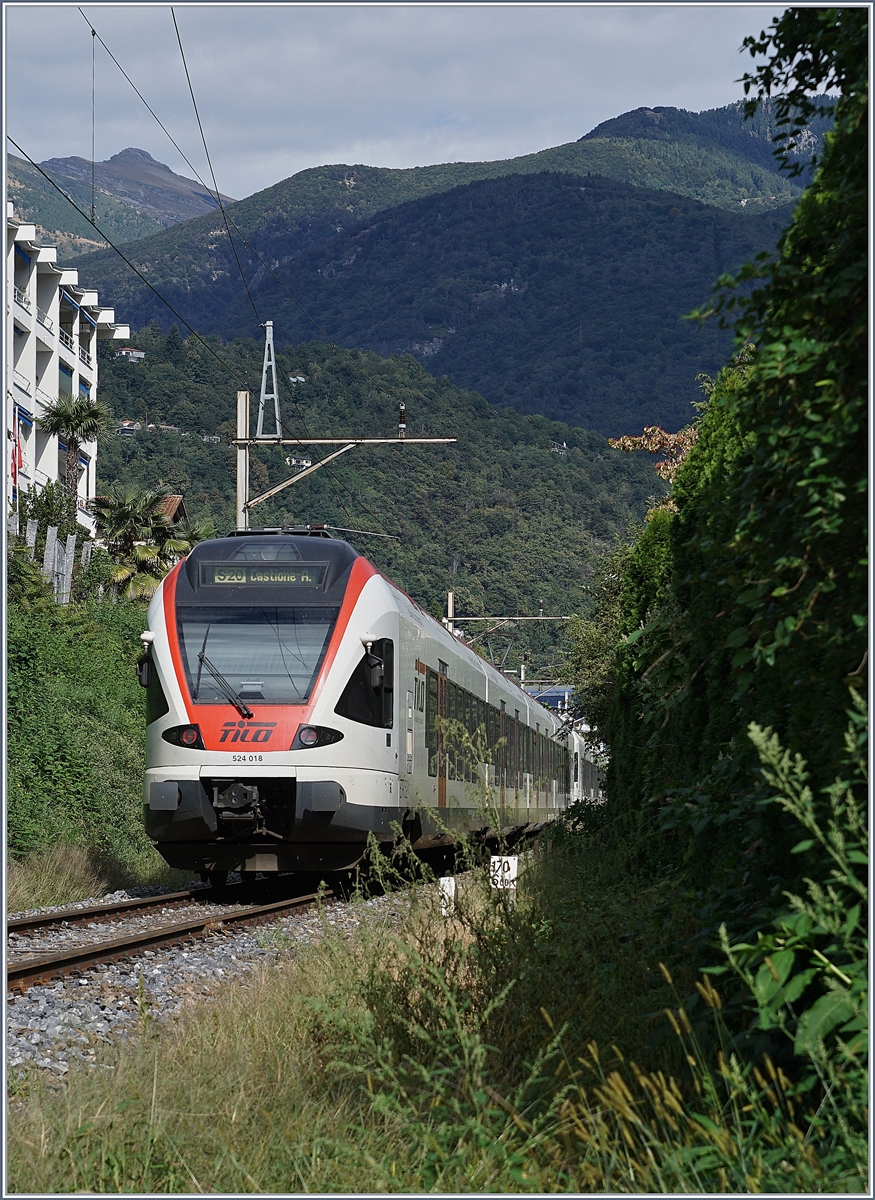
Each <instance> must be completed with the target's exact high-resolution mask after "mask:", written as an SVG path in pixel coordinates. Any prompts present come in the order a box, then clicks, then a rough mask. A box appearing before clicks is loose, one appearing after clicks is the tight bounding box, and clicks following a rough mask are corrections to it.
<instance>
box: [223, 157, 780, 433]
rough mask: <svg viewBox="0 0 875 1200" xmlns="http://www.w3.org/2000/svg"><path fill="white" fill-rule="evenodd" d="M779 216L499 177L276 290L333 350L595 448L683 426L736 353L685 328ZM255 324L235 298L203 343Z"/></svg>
mask: <svg viewBox="0 0 875 1200" xmlns="http://www.w3.org/2000/svg"><path fill="white" fill-rule="evenodd" d="M788 215H789V210H784V211H783V212H782V211H780V210H778V211H775V212H768V213H761V214H758V215H754V216H745V215H743V214H741V213H728V212H726V211H725V210H723V209H718V208H713V207H709V206H706V205H704V204H700V203H698V202H697V201H693V200H684V199H682V198H680V197H678V196H676V195H671V194H669V193H665V192H654V191H649V190H645V189H643V188H634V187H630V186H628V185H625V184H619V183H613V182H610V181H606V180H602V179H598V178H592V177H584V178H580V177H574V176H569V175H565V174H552V175H546V174H545V175H529V176H511V177H509V178H506V179H498V180H485V181H480V182H477V183H472V184H469V185H468V186H466V187H462V188H454V189H453V190H452V191H449V192H445V193H443V194H442V195H439V196H430V197H426V198H425V199H422V200H416V201H412V202H410V203H409V204H405V205H401V206H399V207H398V208H395V209H390V210H389V211H388V212H385V213H381V214H379V215H378V216H377V217H375V218H374V219H373V221H372V222H371V223H370V224H369V225H368V227H367V228H365V229H363V230H361V231H359V232H356V233H343V234H337V235H335V237H334V238H333V239H332V240H331V241H329V242H327V243H325V244H324V246H323V247H321V248H319V249H317V250H313V251H310V252H309V253H307V254H303V255H301V256H299V257H298V258H297V259H295V260H293V261H292V262H291V263H290V264H289V266H288V267H287V268H286V269H285V270H284V271H283V277H284V279H285V280H286V281H287V283H288V286H289V287H290V288H291V290H292V292H293V293H294V295H295V296H297V297H298V298H299V300H300V301H301V303H302V304H303V305H304V306H305V307H306V308H307V310H308V311H309V312H310V313H311V314H312V317H313V318H314V319H315V320H316V321H317V322H318V323H319V325H320V326H321V327H322V329H324V330H325V331H326V332H327V334H328V335H329V336H330V337H332V338H333V339H334V340H335V341H337V342H338V343H339V344H342V345H347V346H356V347H360V348H367V349H371V350H375V351H377V353H379V354H391V353H405V352H409V353H413V354H415V355H416V356H417V357H419V358H421V359H422V361H423V362H424V363H425V364H426V366H427V367H428V369H429V371H431V372H432V373H433V374H435V375H443V374H446V375H447V376H448V377H449V378H450V379H451V380H452V381H453V382H454V383H456V384H458V385H459V386H461V387H468V388H473V389H474V390H476V391H478V392H480V393H481V394H482V395H484V396H485V397H486V399H487V400H489V401H490V402H491V403H492V404H494V405H496V406H497V407H499V408H503V407H505V406H506V405H512V406H513V407H514V408H517V409H519V410H520V411H523V412H539V413H543V414H544V415H546V416H548V417H550V418H551V419H554V420H564V421H568V422H569V423H571V424H574V425H581V426H583V427H584V428H588V429H596V430H598V431H599V432H600V433H602V434H605V435H606V436H616V435H619V434H621V433H630V432H636V431H639V430H640V428H641V427H642V426H643V425H644V424H652V423H654V422H657V423H659V424H662V425H663V426H665V427H666V428H670V429H677V428H679V427H680V426H681V425H684V424H686V423H687V422H688V421H689V420H690V419H691V417H692V415H693V410H692V409H691V407H690V402H691V401H692V400H695V399H697V398H698V396H699V393H698V390H697V385H696V382H695V379H696V375H697V374H698V373H699V372H703V371H704V372H707V373H709V374H713V373H715V372H716V370H717V369H718V368H719V366H720V364H721V362H722V361H724V360H725V358H726V355H727V353H728V351H729V349H730V345H731V335H730V334H729V333H728V332H727V331H724V330H721V329H720V328H719V327H717V325H716V324H714V323H711V322H709V323H706V324H705V326H704V327H700V326H698V325H697V324H695V323H693V322H690V321H685V320H684V319H683V317H684V314H685V313H688V312H689V311H690V310H691V309H693V308H694V307H696V306H697V305H699V304H702V303H704V302H705V301H706V300H707V299H708V297H709V296H710V294H711V289H712V286H713V284H714V281H715V280H716V279H717V277H718V276H719V275H720V274H722V273H723V272H726V271H730V270H734V269H737V268H738V267H740V266H741V265H742V263H744V262H745V261H747V260H748V259H750V258H751V257H752V256H753V255H755V254H756V253H758V252H759V251H761V250H770V249H772V248H773V247H774V246H775V244H776V242H777V240H778V236H779V234H780V231H781V229H782V228H783V226H784V225H785V224H786V221H787V218H788ZM253 295H254V298H255V302H256V305H257V307H258V309H259V312H260V313H261V314H262V317H265V316H270V317H271V318H272V319H273V320H274V321H275V322H276V325H277V328H278V329H280V330H281V331H282V334H283V337H289V338H290V340H293V341H295V340H304V339H306V338H308V337H309V336H312V335H311V333H310V331H311V330H312V324H311V323H310V322H308V320H307V319H306V317H305V316H304V315H303V314H302V313H301V311H300V309H299V308H298V307H297V305H295V304H294V303H293V302H292V301H291V300H290V299H289V298H288V297H287V296H286V295H285V294H284V293H283V292H282V291H281V289H280V288H279V287H278V286H277V284H276V282H275V281H274V280H273V279H272V278H271V277H269V276H268V278H267V279H264V280H263V281H262V282H261V283H260V284H259V285H257V286H256V287H255V288H254V289H253ZM254 326H255V320H254V317H253V314H252V310H251V308H249V306H248V301H246V300H245V299H243V298H241V299H239V300H238V302H237V303H236V304H235V305H233V306H231V307H229V308H228V309H226V310H225V311H224V312H223V313H222V314H221V316H220V317H219V319H218V320H216V321H214V323H213V325H212V327H211V331H212V332H214V333H217V334H219V335H220V336H221V337H226V338H229V337H233V335H234V333H235V332H236V331H238V330H241V329H253V332H255V329H254Z"/></svg>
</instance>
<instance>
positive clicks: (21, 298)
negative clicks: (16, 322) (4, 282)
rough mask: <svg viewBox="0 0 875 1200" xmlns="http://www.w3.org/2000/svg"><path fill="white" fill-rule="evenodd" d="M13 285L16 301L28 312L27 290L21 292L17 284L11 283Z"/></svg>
mask: <svg viewBox="0 0 875 1200" xmlns="http://www.w3.org/2000/svg"><path fill="white" fill-rule="evenodd" d="M13 287H14V288H15V299H16V301H17V302H18V303H19V304H20V305H21V307H22V308H23V309H25V310H26V311H27V312H30V297H29V296H28V294H27V292H23V291H22V290H21V288H20V287H19V286H18V284H13Z"/></svg>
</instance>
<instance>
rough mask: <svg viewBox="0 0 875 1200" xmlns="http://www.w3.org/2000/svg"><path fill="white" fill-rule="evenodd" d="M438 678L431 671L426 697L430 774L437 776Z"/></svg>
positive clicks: (426, 741) (426, 733) (426, 742)
mask: <svg viewBox="0 0 875 1200" xmlns="http://www.w3.org/2000/svg"><path fill="white" fill-rule="evenodd" d="M437 708H438V677H437V675H436V674H435V673H434V671H431V670H430V671H429V673H428V681H427V684H426V697H425V744H426V747H427V749H428V773H429V775H437Z"/></svg>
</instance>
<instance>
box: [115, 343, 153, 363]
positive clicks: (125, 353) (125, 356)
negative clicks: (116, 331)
mask: <svg viewBox="0 0 875 1200" xmlns="http://www.w3.org/2000/svg"><path fill="white" fill-rule="evenodd" d="M145 357H146V351H145V350H135V349H134V347H133V346H122V348H121V350H116V352H115V354H114V355H113V358H116V359H121V360H122V362H142V361H143V359H144V358H145Z"/></svg>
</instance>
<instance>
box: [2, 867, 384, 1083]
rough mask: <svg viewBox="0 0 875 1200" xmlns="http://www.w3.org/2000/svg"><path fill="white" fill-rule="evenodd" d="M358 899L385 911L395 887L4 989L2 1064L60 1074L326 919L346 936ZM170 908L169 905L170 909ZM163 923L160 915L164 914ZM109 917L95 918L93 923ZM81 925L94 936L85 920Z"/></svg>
mask: <svg viewBox="0 0 875 1200" xmlns="http://www.w3.org/2000/svg"><path fill="white" fill-rule="evenodd" d="M160 891H161V889H157V891H154V892H147V891H145V889H141V890H139V892H138V893H137V894H139V895H143V894H156V895H157V894H158V893H159V892H160ZM132 894H133V893H130V892H121V893H115V894H114V895H113V896H111V897H102V898H101V899H100V900H94V901H82V902H81V903H80V904H79V905H76V906H65V907H85V906H86V905H87V904H90V903H104V902H108V901H109V900H112V899H126V898H130V897H131V896H132ZM362 908H363V909H364V910H365V911H374V910H377V911H379V910H380V909H385V910H386V915H387V916H395V915H396V914H397V910H398V909H399V897H398V896H397V895H396V896H394V897H393V896H381V897H378V898H376V899H374V900H368V901H366V902H365V903H364V905H363V906H358V905H355V906H353V905H348V904H345V903H344V902H342V901H330V902H328V903H326V904H325V905H324V906H323V909H322V915H321V916H320V914H319V913H318V912H316V911H315V910H312V909H309V910H305V911H303V912H300V913H293V914H290V915H289V916H286V917H282V918H280V919H279V920H277V921H276V922H275V923H273V924H271V925H262V926H258V927H253V928H251V929H240V930H236V931H224V930H219V931H217V932H216V933H214V934H211V935H210V936H209V937H207V938H202V939H200V940H198V941H197V942H195V943H193V944H192V943H188V944H187V945H186V946H185V948H184V949H183V948H181V947H169V948H167V949H159V950H144V951H142V952H141V953H140V954H139V955H137V956H136V957H135V958H131V959H127V960H126V961H124V962H119V963H105V964H98V965H96V966H94V967H92V968H90V969H89V970H88V971H85V972H83V974H82V975H81V976H78V977H75V976H65V977H64V978H62V979H58V980H53V981H52V982H51V983H49V984H45V985H40V986H34V987H31V988H28V990H27V991H26V992H24V994H23V995H14V994H9V995H7V1030H6V1064H7V1067H9V1068H10V1069H11V1070H12V1071H13V1072H14V1073H15V1074H16V1075H21V1074H23V1072H24V1069H25V1068H26V1067H31V1066H36V1067H39V1068H42V1069H43V1070H45V1071H47V1072H50V1073H51V1074H52V1075H54V1076H56V1077H57V1076H63V1075H65V1074H66V1073H67V1072H68V1071H69V1069H70V1066H71V1064H73V1063H76V1062H94V1061H95V1060H96V1058H97V1052H98V1048H99V1046H100V1043H109V1042H111V1041H112V1040H114V1039H115V1038H119V1037H125V1036H130V1035H131V1034H132V1033H134V1032H136V1030H137V1028H138V1025H140V1024H141V1023H142V1021H143V1020H144V1019H145V1018H146V1017H148V1018H150V1019H152V1020H154V1021H156V1022H158V1023H161V1022H167V1021H171V1020H172V1019H173V1018H174V1016H176V1014H177V1013H180V1012H181V1011H182V1010H183V1009H184V1008H186V1007H190V1006H191V1005H193V1004H196V1003H198V1002H204V1001H208V1000H209V999H210V998H211V997H212V996H214V995H215V993H216V992H217V991H218V989H219V988H221V987H222V986H223V985H224V984H226V983H227V982H228V981H229V980H231V979H234V978H235V977H236V978H239V977H241V976H245V975H247V974H249V973H251V972H254V971H257V970H258V969H260V968H261V967H263V966H264V965H265V964H271V963H274V964H276V965H281V963H282V962H283V961H288V960H289V959H290V958H293V957H294V955H295V951H296V950H297V949H299V948H301V947H302V946H307V945H312V944H314V943H315V942H317V941H318V940H319V939H320V938H321V937H322V932H323V928H324V925H323V922H324V921H326V920H327V922H328V924H330V925H331V926H333V927H334V928H335V929H340V930H341V931H342V933H343V935H344V936H346V937H351V936H352V935H353V934H354V933H355V930H356V929H357V928H358V925H359V924H360V920H361V917H360V913H361V910H362ZM45 911H58V910H45ZM200 911H202V910H200ZM179 912H180V910H178V909H174V910H172V913H173V917H174V918H176V916H177V914H178V913H179ZM21 915H24V914H21ZM150 915H151V914H150ZM178 919H180V920H182V919H183V917H182V916H180V917H179V918H178ZM129 920H130V918H129ZM164 923H169V922H168V918H167V916H166V915H165V918H164ZM110 925H111V923H107V924H106V925H104V926H102V927H101V928H100V932H101V933H102V932H103V931H104V930H107V929H109V928H110ZM128 927H129V926H127V925H126V928H128ZM74 930H75V926H73V927H70V928H69V929H67V930H65V931H53V937H54V934H55V933H57V932H62V933H63V937H64V940H68V939H69V940H70V944H74V943H73V942H72V939H73V937H76V938H79V937H80V931H78V930H76V932H75V933H74ZM88 932H90V933H91V935H92V937H94V939H95V940H98V938H97V937H96V936H95V930H90V931H88ZM117 932H118V931H117V929H116V931H115V933H116V934H117ZM110 936H111V935H110ZM58 944H60V943H59V941H57V940H53V941H52V943H51V945H52V947H55V946H57V945H58ZM10 948H12V947H10ZM24 948H25V947H24V946H23V945H21V944H19V945H18V946H16V947H15V949H16V951H18V952H19V953H18V955H17V956H19V957H20V956H21V955H20V951H21V950H22V949H24ZM27 949H28V950H30V949H31V947H30V946H28V947H27Z"/></svg>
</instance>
